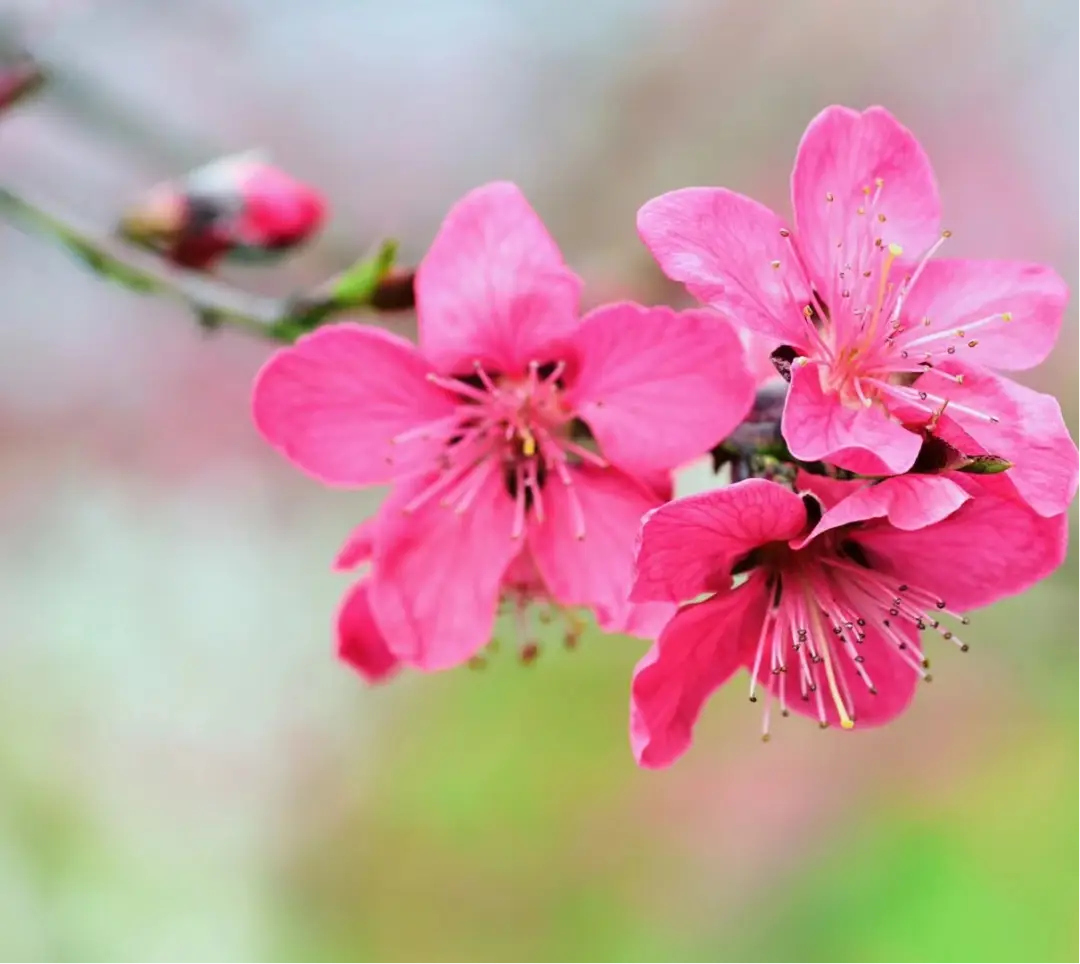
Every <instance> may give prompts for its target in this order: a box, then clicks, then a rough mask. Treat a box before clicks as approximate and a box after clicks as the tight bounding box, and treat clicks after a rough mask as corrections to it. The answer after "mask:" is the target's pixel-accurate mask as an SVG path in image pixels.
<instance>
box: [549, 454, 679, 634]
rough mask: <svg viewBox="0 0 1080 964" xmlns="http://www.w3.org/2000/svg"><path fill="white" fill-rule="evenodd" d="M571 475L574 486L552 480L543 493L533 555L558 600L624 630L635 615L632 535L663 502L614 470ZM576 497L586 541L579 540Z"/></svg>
mask: <svg viewBox="0 0 1080 964" xmlns="http://www.w3.org/2000/svg"><path fill="white" fill-rule="evenodd" d="M570 472H571V479H572V483H571V485H563V484H562V483H561V482H559V481H558V479H557V478H553V479H550V480H549V481H548V482H547V484H546V485H545V486H544V488H543V489H542V490H541V496H542V504H543V512H544V519H543V521H542V522H540V523H537V524H535V525H532V526H531V527H530V530H529V544H530V546H531V548H532V551H533V557H534V559H535V560H536V566H537V568H538V569H539V570H540V573H541V575H542V576H543V579H544V582H545V583H546V584H547V587H548V590H549V591H550V592H551V595H552V596H553V597H554V598H555V600H556V601H557V602H559V603H561V604H562V605H564V606H588V607H590V608H592V609H594V610H595V611H596V616H597V621H598V622H599V623H600V624H601V625H602V626H603V627H604V628H605V629H607V630H609V631H612V632H619V631H623V630H624V629H625V627H626V625H627V621H628V620H629V618H630V616H631V612H630V605H629V601H628V598H627V597H628V596H629V593H630V583H631V581H632V578H633V563H634V537H635V535H636V534H637V531H638V528H639V527H640V525H641V517H642V516H643V515H644V514H645V513H646V512H648V511H649V510H650V509H652V508H654V507H655V506H656V505H657V504H658V501H659V500H658V499H656V497H655V496H654V495H653V494H652V493H651V492H650V491H649V490H648V489H647V488H646V487H645V486H644V485H641V484H640V483H639V482H638V481H637V480H635V479H633V478H631V477H630V476H628V475H624V474H623V473H622V472H619V471H618V470H616V469H598V468H595V467H593V466H589V465H583V466H580V467H578V468H574V469H571V470H570ZM575 499H576V500H577V502H578V503H579V504H580V506H581V515H582V518H583V519H584V531H585V536H584V538H578V536H577V523H576V512H575V509H574V500H575Z"/></svg>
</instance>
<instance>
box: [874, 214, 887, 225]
mask: <svg viewBox="0 0 1080 964" xmlns="http://www.w3.org/2000/svg"><path fill="white" fill-rule="evenodd" d="M877 219H878V220H879V221H880V222H881V223H882V224H884V223H885V222H886V221H887V220H888V219H887V218H886V217H885V215H884V214H879V215H878V216H877Z"/></svg>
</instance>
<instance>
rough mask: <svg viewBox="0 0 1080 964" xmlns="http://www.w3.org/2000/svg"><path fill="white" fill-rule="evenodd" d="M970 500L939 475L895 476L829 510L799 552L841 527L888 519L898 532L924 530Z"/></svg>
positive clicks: (960, 489) (866, 488) (951, 482)
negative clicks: (830, 531)
mask: <svg viewBox="0 0 1080 964" xmlns="http://www.w3.org/2000/svg"><path fill="white" fill-rule="evenodd" d="M970 498H971V496H969V495H968V494H967V492H965V491H964V490H963V489H962V488H961V487H960V486H959V485H957V484H956V483H955V482H953V481H952V480H951V479H948V478H946V477H945V476H942V475H898V476H894V477H893V478H891V479H885V480H884V481H882V482H878V483H877V484H876V485H869V486H864V487H863V488H861V489H857V490H856V491H854V492H852V493H851V494H850V495H849V496H848V497H847V498H846V499H844V500H843V501H841V502H839V503H837V504H836V505H835V506H833V507H832V508H831V509H829V510H828V511H827V512H826V513H825V514H824V515H823V516H822V517H821V521H820V522H818V524H817V525H816V526H815V527H814V531H813V532H811V533H810V535H808V536H807V537H806V538H805V539H801V540H799V541H798V542H797V543H796V544H795V548H798V549H801V548H802V547H803V546H805V545H806V544H807V543H808V542H810V541H811V540H812V539H816V538H817V537H818V536H820V535H821V534H822V533H825V532H828V531H829V530H830V529H837V528H839V527H840V526H846V525H852V524H854V523H858V522H866V521H867V520H869V519H887V520H888V522H889V524H890V525H892V526H895V527H896V528H897V529H905V530H911V529H925V528H926V527H927V526H930V525H933V524H934V523H936V522H940V521H941V520H942V519H946V518H948V517H949V516H950V515H952V514H953V513H954V512H955V511H956V510H957V509H959V508H960V506H962V505H963V504H964V503H965V502H967V501H968V500H969V499H970Z"/></svg>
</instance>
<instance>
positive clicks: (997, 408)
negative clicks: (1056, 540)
mask: <svg viewBox="0 0 1080 964" xmlns="http://www.w3.org/2000/svg"><path fill="white" fill-rule="evenodd" d="M942 367H943V369H946V368H947V369H948V371H950V372H952V373H953V374H962V375H963V378H964V382H963V384H962V385H957V384H955V383H954V382H951V381H947V380H946V379H944V378H942V377H940V376H939V375H937V374H936V373H935V372H933V371H931V372H928V373H927V374H926V375H923V376H922V377H920V378H919V381H918V382H917V387H918V388H920V389H921V388H926V389H928V390H930V391H933V392H934V393H936V394H940V395H941V396H942V397H944V398H948V399H949V400H950V402H951V403H953V404H950V405H949V407H948V408H946V410H945V415H944V417H943V419H942V421H943V422H944V421H951V422H954V423H956V424H957V425H959V427H960V428H962V429H963V430H964V431H965V432H966V433H967V434H968V435H969V436H971V438H973V439H974V440H975V441H976V442H978V443H979V445H981V446H982V447H983V448H984V449H985V451H986V452H987V453H989V454H992V455H997V456H1000V457H1001V458H1004V459H1008V460H1009V461H1010V462H1012V463H1013V465H1012V468H1011V469H1009V470H1008V476H1009V479H1010V480H1011V481H1012V483H1013V485H1015V486H1016V491H1017V492H1018V493H1019V495H1020V497H1021V498H1022V499H1024V500H1025V501H1026V502H1027V503H1028V504H1029V505H1030V506H1031V507H1032V508H1033V509H1034V510H1035V511H1036V512H1038V513H1039V514H1040V515H1044V516H1053V515H1057V514H1058V513H1060V512H1064V511H1065V509H1067V508H1068V506H1069V503H1071V502H1072V500H1073V497H1074V496H1075V495H1076V488H1077V476H1078V474H1080V456H1078V455H1077V451H1076V443H1075V442H1073V440H1072V438H1071V437H1070V435H1069V429H1068V428H1067V426H1066V425H1065V420H1064V418H1063V417H1062V414H1061V406H1060V405H1059V404H1058V401H1057V399H1056V398H1054V397H1053V396H1052V395H1044V394H1043V393H1042V392H1037V391H1035V390H1034V389H1031V388H1027V387H1026V386H1024V385H1021V384H1019V383H1018V382H1014V381H1013V380H1012V379H1011V378H1006V377H1004V376H999V375H995V374H993V373H992V372H989V371H986V370H985V369H979V368H973V367H968V366H964V365H959V364H957V363H952V364H950V365H948V366H942ZM958 406H962V407H958ZM964 408H966V409H971V410H972V411H975V412H981V413H983V414H984V416H993V417H994V418H996V419H997V421H996V422H990V421H989V420H988V419H987V418H986V417H982V418H980V417H978V416H976V415H972V414H971V413H970V412H968V411H965V410H964ZM964 454H965V455H976V454H979V453H975V452H965V453H964Z"/></svg>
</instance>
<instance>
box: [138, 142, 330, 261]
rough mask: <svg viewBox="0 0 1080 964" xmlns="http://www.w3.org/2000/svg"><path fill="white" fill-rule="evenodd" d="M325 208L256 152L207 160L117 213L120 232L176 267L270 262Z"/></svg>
mask: <svg viewBox="0 0 1080 964" xmlns="http://www.w3.org/2000/svg"><path fill="white" fill-rule="evenodd" d="M325 211H326V205H325V202H324V200H323V198H322V195H321V194H319V192H318V191H316V190H315V189H314V188H313V187H310V186H309V185H307V184H305V183H303V182H302V181H298V180H296V179H295V178H294V177H292V176H291V175H290V174H287V173H285V172H284V171H282V170H280V169H279V168H276V167H274V166H273V165H271V164H270V163H268V162H267V161H266V160H264V159H263V158H262V157H260V156H259V155H258V154H256V153H247V154H238V155H234V156H231V157H225V158H222V159H220V160H217V161H214V162H213V163H211V164H208V165H206V166H205V167H201V168H198V169H197V170H195V171H192V172H191V173H190V174H188V175H187V176H186V177H183V178H181V179H179V180H177V181H170V182H166V183H163V184H159V185H156V186H155V187H153V188H151V189H150V190H149V191H148V192H147V193H146V194H145V195H144V196H143V197H141V198H139V199H138V200H136V202H135V203H134V204H132V205H131V206H130V207H129V208H128V209H127V210H126V211H125V212H124V213H123V215H122V217H121V219H120V223H119V233H120V234H121V236H122V237H124V238H126V239H127V240H128V241H131V242H132V243H134V244H138V245H140V246H142V247H146V248H149V249H151V250H153V251H156V252H157V253H158V254H160V255H162V256H163V257H165V258H167V259H168V260H170V261H172V262H173V263H174V264H177V265H180V266H181V267H186V268H193V269H196V270H205V269H208V268H211V267H212V266H213V265H214V264H215V263H217V262H218V261H219V260H222V259H228V260H233V261H246V262H258V261H266V260H272V259H274V258H275V257H278V256H280V255H282V254H284V253H285V252H287V251H290V250H292V249H293V248H295V247H297V246H298V245H300V244H303V243H304V242H305V241H307V240H309V239H310V238H311V237H312V236H313V235H314V234H315V233H316V232H317V231H318V230H319V228H320V227H321V226H322V223H323V220H324V217H325Z"/></svg>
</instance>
